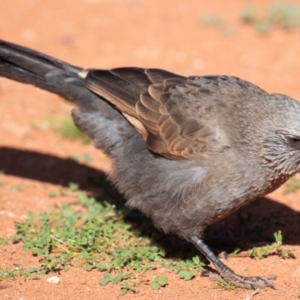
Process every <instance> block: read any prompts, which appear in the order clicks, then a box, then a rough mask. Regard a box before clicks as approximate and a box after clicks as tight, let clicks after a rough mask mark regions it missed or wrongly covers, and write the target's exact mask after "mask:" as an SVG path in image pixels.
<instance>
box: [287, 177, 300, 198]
mask: <svg viewBox="0 0 300 300" xmlns="http://www.w3.org/2000/svg"><path fill="white" fill-rule="evenodd" d="M299 189H300V179H299V178H297V177H296V176H293V177H292V178H290V179H289V180H288V181H287V183H286V184H285V190H284V194H288V193H292V192H296V191H298V190H299Z"/></svg>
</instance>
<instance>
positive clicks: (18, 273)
mask: <svg viewBox="0 0 300 300" xmlns="http://www.w3.org/2000/svg"><path fill="white" fill-rule="evenodd" d="M35 272H36V268H35V267H30V268H28V269H25V268H13V269H5V268H1V267H0V281H4V280H12V279H16V278H17V277H22V278H24V279H26V280H36V279H39V276H37V275H36V274H35Z"/></svg>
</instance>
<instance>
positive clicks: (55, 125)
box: [48, 116, 90, 144]
mask: <svg viewBox="0 0 300 300" xmlns="http://www.w3.org/2000/svg"><path fill="white" fill-rule="evenodd" d="M48 122H49V126H50V128H52V129H53V130H54V131H55V132H57V133H59V134H60V135H61V136H62V137H64V138H66V139H69V140H80V141H81V142H83V143H84V144H87V143H89V142H90V139H89V137H88V136H87V135H85V134H84V133H82V132H81V131H79V130H78V129H77V127H76V126H75V124H74V122H73V120H72V118H71V117H70V116H68V117H64V118H58V117H54V116H52V117H49V119H48Z"/></svg>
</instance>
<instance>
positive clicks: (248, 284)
mask: <svg viewBox="0 0 300 300" xmlns="http://www.w3.org/2000/svg"><path fill="white" fill-rule="evenodd" d="M191 242H192V243H193V244H194V245H195V247H196V248H197V249H198V250H199V251H200V252H201V253H202V254H203V255H204V256H205V257H206V258H207V259H208V260H209V261H210V262H211V263H212V264H213V265H214V266H215V268H216V269H217V271H218V273H219V274H220V276H221V277H222V278H224V279H225V280H228V281H230V282H232V283H233V284H234V285H235V286H237V287H241V288H245V289H253V290H256V289H257V288H265V287H268V286H269V287H272V288H274V286H273V284H272V283H271V282H270V281H268V280H266V279H264V278H262V277H259V276H254V277H245V276H240V275H237V274H235V273H234V272H233V270H231V269H230V268H228V267H227V266H226V265H225V264H223V263H222V262H221V261H220V260H219V259H218V258H217V256H216V255H215V254H214V253H213V252H212V251H211V250H210V249H209V247H208V246H207V245H206V244H205V243H204V242H203V240H202V239H201V238H199V237H198V236H196V235H194V236H192V237H191Z"/></svg>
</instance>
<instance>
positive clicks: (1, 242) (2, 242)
mask: <svg viewBox="0 0 300 300" xmlns="http://www.w3.org/2000/svg"><path fill="white" fill-rule="evenodd" d="M0 245H8V239H6V238H5V237H3V236H1V235H0Z"/></svg>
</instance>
